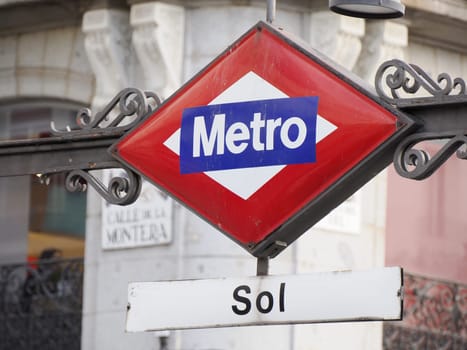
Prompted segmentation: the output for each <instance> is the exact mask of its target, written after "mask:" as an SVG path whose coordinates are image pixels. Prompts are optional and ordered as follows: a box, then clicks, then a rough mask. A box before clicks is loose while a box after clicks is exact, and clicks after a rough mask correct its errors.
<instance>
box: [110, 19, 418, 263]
mask: <svg viewBox="0 0 467 350" xmlns="http://www.w3.org/2000/svg"><path fill="white" fill-rule="evenodd" d="M364 86H365V83H363V82H361V81H360V80H359V79H358V78H357V77H355V76H353V75H352V74H351V73H350V72H347V71H344V70H343V69H342V68H340V67H337V66H336V65H335V64H334V63H332V62H331V61H330V60H329V59H327V58H325V57H323V56H322V55H320V54H319V53H317V52H315V51H313V50H312V49H310V48H307V47H306V45H304V44H298V41H297V40H295V39H292V38H291V36H290V35H289V34H287V33H285V32H283V31H282V30H280V29H278V28H275V27H273V26H271V25H269V24H266V23H264V22H259V23H258V24H257V25H255V26H254V27H253V28H251V29H250V30H249V31H248V32H247V33H246V34H244V35H243V36H242V37H241V38H240V39H238V40H237V41H236V42H235V43H233V44H232V45H231V46H230V47H229V48H228V49H227V50H226V51H225V52H223V53H222V54H221V55H220V56H218V57H217V58H216V59H214V61H213V62H211V63H210V64H209V65H208V66H207V67H206V68H204V69H203V70H202V71H201V72H200V73H199V74H197V75H196V76H195V77H194V78H193V79H191V80H190V81H189V82H187V83H186V84H185V85H184V86H182V87H181V88H180V89H179V90H178V91H177V92H175V93H174V94H173V95H172V96H171V97H170V98H168V99H167V100H166V101H165V102H164V103H163V104H162V105H161V106H160V107H159V108H157V109H156V110H155V111H154V112H153V113H152V114H151V115H150V116H148V117H147V118H146V119H145V120H144V121H143V122H142V123H141V124H139V125H138V126H137V127H135V128H134V129H133V130H131V131H130V132H129V133H128V134H127V135H125V136H124V137H123V138H122V139H121V140H120V141H119V142H117V143H116V144H115V145H114V146H113V147H112V148H111V152H112V154H113V156H114V157H116V158H117V159H118V160H119V161H120V162H122V163H124V164H126V165H127V166H129V167H130V168H132V169H133V170H134V171H135V172H137V173H139V174H141V175H142V176H144V177H145V178H146V179H148V180H149V181H150V182H152V183H153V184H155V185H156V186H158V187H159V188H161V189H162V190H163V191H166V192H168V193H169V194H170V195H172V196H173V197H175V198H176V199H178V200H179V201H180V202H182V203H184V204H185V205H186V206H187V207H188V208H190V209H191V210H193V211H194V212H195V213H197V214H198V215H199V216H201V217H202V218H204V219H205V220H206V221H208V222H209V223H210V224H212V225H213V226H215V227H216V228H217V229H219V230H220V231H221V232H223V233H224V234H226V235H227V236H228V237H230V238H231V239H233V240H234V241H235V242H237V243H238V244H240V245H241V246H242V247H244V248H245V249H246V250H247V251H248V252H250V253H251V254H253V255H254V256H256V257H274V256H276V255H277V254H279V253H280V252H281V251H282V250H283V249H284V248H285V247H287V246H288V245H289V244H290V243H292V242H293V241H294V240H295V239H297V238H298V237H299V236H300V235H302V234H303V233H304V232H305V231H306V230H307V229H308V228H310V227H311V226H313V225H314V224H315V223H317V222H318V221H319V220H320V219H322V218H323V217H324V216H326V215H327V214H328V213H329V212H330V211H331V210H332V209H334V208H335V207H336V206H338V205H339V204H340V203H341V202H343V201H344V200H345V199H346V198H348V197H349V196H350V195H351V194H353V193H354V192H355V191H356V190H358V189H359V188H360V187H361V186H363V185H364V184H365V183H366V182H368V181H369V180H370V179H371V178H373V177H374V176H375V175H376V174H377V173H378V172H379V171H381V170H382V169H383V168H385V167H386V166H387V165H388V164H389V163H390V162H391V160H392V155H393V153H394V150H395V148H396V146H397V144H398V141H399V140H400V139H401V138H402V137H403V136H404V135H405V134H407V133H408V132H409V130H410V129H411V128H412V127H413V125H414V123H413V122H412V121H411V120H410V119H409V118H408V117H407V116H405V115H402V114H401V112H399V111H398V110H396V109H393V108H392V107H391V106H389V105H387V104H385V103H384V102H383V101H382V100H381V99H379V98H378V97H377V96H376V95H375V94H374V93H373V92H372V90H371V88H365V87H364Z"/></svg>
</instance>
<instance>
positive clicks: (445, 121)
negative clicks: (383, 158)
mask: <svg viewBox="0 0 467 350" xmlns="http://www.w3.org/2000/svg"><path fill="white" fill-rule="evenodd" d="M375 87H376V92H377V93H378V95H379V96H380V97H381V98H382V99H383V100H384V101H385V102H387V103H389V104H391V105H394V106H396V107H398V108H400V109H401V110H403V111H406V112H408V113H410V114H411V115H413V116H414V117H415V118H416V120H417V123H418V124H419V125H420V127H419V130H418V131H417V132H415V133H414V134H412V135H409V136H408V137H406V138H405V140H403V141H402V142H401V144H400V145H399V147H398V148H397V150H396V152H395V155H394V166H395V169H396V171H397V172H398V173H399V175H401V176H403V177H406V178H409V179H415V180H422V179H425V178H427V177H429V176H430V175H432V174H433V173H434V172H435V171H436V170H437V169H438V168H439V167H440V166H441V165H442V164H444V162H445V161H446V160H447V159H448V158H449V157H451V156H452V155H453V154H454V153H456V155H457V157H458V158H460V159H467V151H466V145H467V136H466V135H467V131H466V130H467V127H466V126H467V123H466V122H464V121H463V119H467V93H466V84H465V81H464V80H463V79H461V78H454V79H453V78H451V77H450V76H449V75H448V74H446V73H441V74H439V75H438V77H437V79H436V80H434V79H432V78H431V77H430V76H429V74H428V73H426V72H425V71H423V70H422V69H421V68H420V67H419V66H417V65H414V64H407V63H405V62H402V61H400V60H390V61H387V62H385V63H383V64H382V65H381V66H380V67H379V69H378V71H377V73H376V78H375ZM462 114H465V117H466V118H462V117H463V116H461V117H460V115H462ZM432 140H442V141H443V142H442V143H440V145H441V144H442V146H440V147H438V148H439V150H438V151H436V153H435V154H434V155H430V153H429V152H428V151H427V150H425V149H420V148H419V147H418V146H420V145H423V142H425V141H432Z"/></svg>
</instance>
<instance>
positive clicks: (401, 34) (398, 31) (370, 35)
mask: <svg viewBox="0 0 467 350" xmlns="http://www.w3.org/2000/svg"><path fill="white" fill-rule="evenodd" d="M407 46H408V28H407V26H405V25H404V24H399V23H394V22H390V21H369V22H367V23H366V32H365V37H364V38H363V49H362V52H361V54H360V58H359V60H358V62H357V65H356V67H355V72H356V73H357V74H358V75H359V76H361V77H362V78H364V79H365V80H367V81H371V82H373V80H374V76H375V73H376V71H377V70H378V67H379V65H380V64H381V63H383V62H384V61H386V60H389V59H393V58H397V59H402V60H403V59H404V56H405V48H406V47H407Z"/></svg>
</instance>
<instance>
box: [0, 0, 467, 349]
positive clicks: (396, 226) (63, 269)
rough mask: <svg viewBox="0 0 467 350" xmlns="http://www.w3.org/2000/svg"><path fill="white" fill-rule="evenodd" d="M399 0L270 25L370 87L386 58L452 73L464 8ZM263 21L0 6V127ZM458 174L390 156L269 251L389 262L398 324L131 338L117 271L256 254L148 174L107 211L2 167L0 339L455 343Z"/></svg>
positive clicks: (461, 64) (173, 275) (296, 258)
mask: <svg viewBox="0 0 467 350" xmlns="http://www.w3.org/2000/svg"><path fill="white" fill-rule="evenodd" d="M402 2H403V3H404V4H405V5H406V15H405V16H404V17H402V18H401V19H397V20H382V21H375V20H373V21H372V20H363V19H357V18H351V17H345V16H340V15H336V14H334V13H332V12H330V11H329V9H328V2H327V0H326V1H325V0H278V1H277V15H276V20H275V24H276V25H278V26H280V27H282V28H284V30H286V31H288V32H291V33H294V34H296V35H298V36H299V37H301V38H303V39H304V40H306V41H307V42H309V43H310V44H311V46H312V47H313V48H315V49H317V50H319V51H321V52H323V53H324V54H326V55H327V56H329V57H330V58H331V59H333V60H334V61H336V62H338V63H339V64H341V65H343V66H344V67H345V68H347V69H348V70H351V71H353V72H355V73H356V74H358V75H359V76H361V77H362V78H364V79H365V80H367V81H368V82H370V83H373V80H374V76H375V72H376V70H377V68H378V66H379V65H380V64H381V63H382V62H383V61H385V60H388V59H392V58H401V59H403V60H405V61H407V62H409V63H416V64H417V65H419V66H420V67H422V68H423V69H424V70H425V71H427V72H429V73H431V74H432V75H433V77H437V75H438V74H439V73H441V72H447V73H449V74H450V75H451V76H453V77H463V78H464V79H466V78H467V35H466V33H467V2H466V1H465V0H425V1H419V0H403V1H402ZM265 16H266V1H263V0H217V1H213V0H192V1H189V0H173V1H169V0H167V1H138V0H127V1H125V0H94V1H93V0H76V1H67V0H50V1H49V0H21V1H20V0H16V1H15V0H0V138H1V140H20V139H30V138H41V137H47V136H48V135H50V123H51V122H52V121H53V122H54V124H55V125H56V127H57V128H59V129H64V128H65V127H66V126H67V125H69V126H71V127H73V125H74V124H75V116H76V114H77V112H78V110H79V109H80V108H81V107H90V108H91V109H92V110H93V111H94V112H95V111H99V110H100V109H102V108H103V107H104V106H105V105H106V104H107V103H108V102H109V101H110V100H111V99H112V98H113V96H114V95H115V94H116V93H117V92H119V91H120V90H121V89H123V88H126V87H130V86H132V87H138V88H141V89H144V90H149V91H154V92H155V93H157V94H158V95H159V96H161V97H162V98H167V97H168V96H170V94H171V93H172V92H174V91H175V90H176V89H177V88H178V87H180V86H181V85H182V84H183V83H184V82H186V81H187V80H189V79H190V78H191V77H192V76H193V75H194V74H196V73H197V72H198V71H199V70H200V69H201V68H203V67H204V66H205V65H206V64H208V63H209V62H210V61H211V60H212V59H213V58H215V57H216V56H217V55H218V54H220V53H221V52H222V51H223V50H224V49H225V48H226V47H227V46H228V45H229V44H230V43H232V42H233V41H234V40H235V39H237V38H238V37H239V36H240V35H241V34H243V33H244V32H246V31H247V30H248V29H249V28H250V27H252V26H253V25H254V24H255V23H257V22H258V21H259V20H263V19H265ZM466 117H467V116H466ZM429 147H431V148H433V149H436V148H437V147H438V148H439V147H440V146H439V143H433V144H431V145H430V146H429ZM0 151H1V150H0ZM108 174H109V173H108V172H107V173H104V174H103V176H108ZM464 175H467V163H465V162H464V161H462V160H459V159H457V158H454V159H451V160H449V161H448V162H447V163H446V164H445V165H444V166H443V167H442V168H441V169H440V170H439V171H437V172H436V173H435V174H434V175H433V176H431V177H430V178H429V179H428V180H424V181H422V182H416V181H412V180H407V179H403V178H401V177H399V175H397V174H396V173H395V171H394V170H393V169H392V167H389V168H388V170H387V171H384V172H382V173H381V174H379V175H378V176H377V177H375V178H374V179H373V180H372V181H371V182H370V183H368V184H367V185H366V186H365V187H364V188H363V189H361V190H360V191H359V192H357V193H356V194H355V195H354V196H352V197H351V198H349V199H348V200H347V201H346V202H345V203H343V204H342V205H341V206H340V207H339V208H337V209H336V210H335V211H334V212H333V213H332V214H330V215H329V216H328V217H326V218H325V219H324V220H323V221H322V222H320V223H319V224H318V225H316V226H315V227H314V228H312V229H311V230H310V231H309V232H307V233H306V234H305V235H304V236H302V237H301V238H300V239H299V240H298V241H297V242H295V243H294V244H293V245H292V246H291V247H290V248H289V249H287V250H286V251H285V252H284V253H282V254H281V255H279V256H278V257H277V258H276V259H274V260H272V261H271V273H272V274H279V273H288V274H291V273H293V274H295V273H296V274H302V273H310V272H316V271H329V270H336V269H337V270H341V269H365V268H371V267H376V266H394V265H398V266H402V267H403V268H404V269H405V272H406V278H405V293H406V297H405V317H404V321H403V322H395V323H386V324H382V323H380V322H375V323H356V324H353V323H351V324H323V325H300V326H271V327H243V328H234V329H228V328H227V329H210V330H190V331H174V332H167V333H144V334H143V333H141V334H127V333H125V332H124V329H125V310H126V302H127V300H126V299H127V283H128V282H129V281H156V280H177V279H187V278H196V279H199V278H209V277H234V276H248V275H254V274H255V271H256V260H255V259H254V258H252V257H251V256H249V255H248V254H247V253H246V252H245V251H243V250H242V249H241V248H239V247H237V246H236V245H235V244H234V243H232V242H231V241H230V240H229V239H227V238H226V237H224V236H223V235H222V234H220V233H218V232H217V231H216V230H215V229H213V228H212V227H210V226H209V225H207V224H206V223H204V222H203V221H202V220H201V219H199V218H198V217H196V216H194V215H193V214H192V213H191V212H189V211H187V210H185V209H184V208H183V207H182V206H181V205H179V204H178V203H176V202H173V201H172V200H171V199H170V198H167V197H166V196H164V195H162V194H161V193H159V192H158V191H157V190H156V189H155V188H154V187H153V186H151V185H147V184H145V185H144V187H143V192H142V196H141V198H140V199H139V200H138V201H137V203H136V204H134V205H132V206H129V207H123V208H121V207H115V206H110V205H108V204H106V203H105V202H104V201H103V200H102V199H101V197H100V196H99V195H98V194H97V193H96V192H95V191H94V190H92V189H90V190H89V191H88V192H87V193H69V192H67V191H66V190H65V187H64V177H65V175H64V174H59V175H54V176H52V177H50V179H49V180H47V181H44V179H41V178H40V177H36V176H19V177H11V178H0V264H1V265H0V349H9V350H10V349H37V348H39V347H41V348H43V349H64V348H69V349H84V350H91V349H100V350H104V349H112V350H118V349H129V348H135V349H177V350H182V349H183V350H191V349H263V348H265V349H270V350H272V349H290V350H292V349H293V350H298V349H300V350H302V349H303V350H304V349H355V350H357V349H358V350H362V349H368V350H373V349H382V348H384V349H456V350H457V349H458V350H460V349H466V348H467V323H466V322H467V321H466V320H467V235H466V232H467V216H466V215H465V213H464V208H465V204H464V201H465V198H467V184H464V182H465V181H463V180H464V179H465V177H464ZM41 180H42V181H41ZM44 182H47V183H44ZM268 205H270V206H271V210H274V203H269V204H268ZM142 213H146V214H142ZM143 217H144V218H143ZM137 225H140V226H144V227H148V228H149V227H153V228H154V232H157V233H155V234H154V235H152V236H151V237H146V238H145V239H143V238H142V237H141V235H140V236H138V228H137ZM151 232H152V231H151ZM137 237H139V239H137ZM317 287H319V286H317ZM155 316H158V315H155ZM161 317H163V315H161Z"/></svg>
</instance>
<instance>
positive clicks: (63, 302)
mask: <svg viewBox="0 0 467 350" xmlns="http://www.w3.org/2000/svg"><path fill="white" fill-rule="evenodd" d="M82 285H83V260H82V259H70V260H65V259H59V260H58V259H57V260H48V261H38V262H34V263H29V264H14V265H0V350H11V349H15V350H23V349H24V350H32V349H47V350H55V349H60V350H62V349H67V350H74V349H77V350H78V349H80V346H81V345H80V343H81V313H82V311H81V309H82V290H83V288H82Z"/></svg>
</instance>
